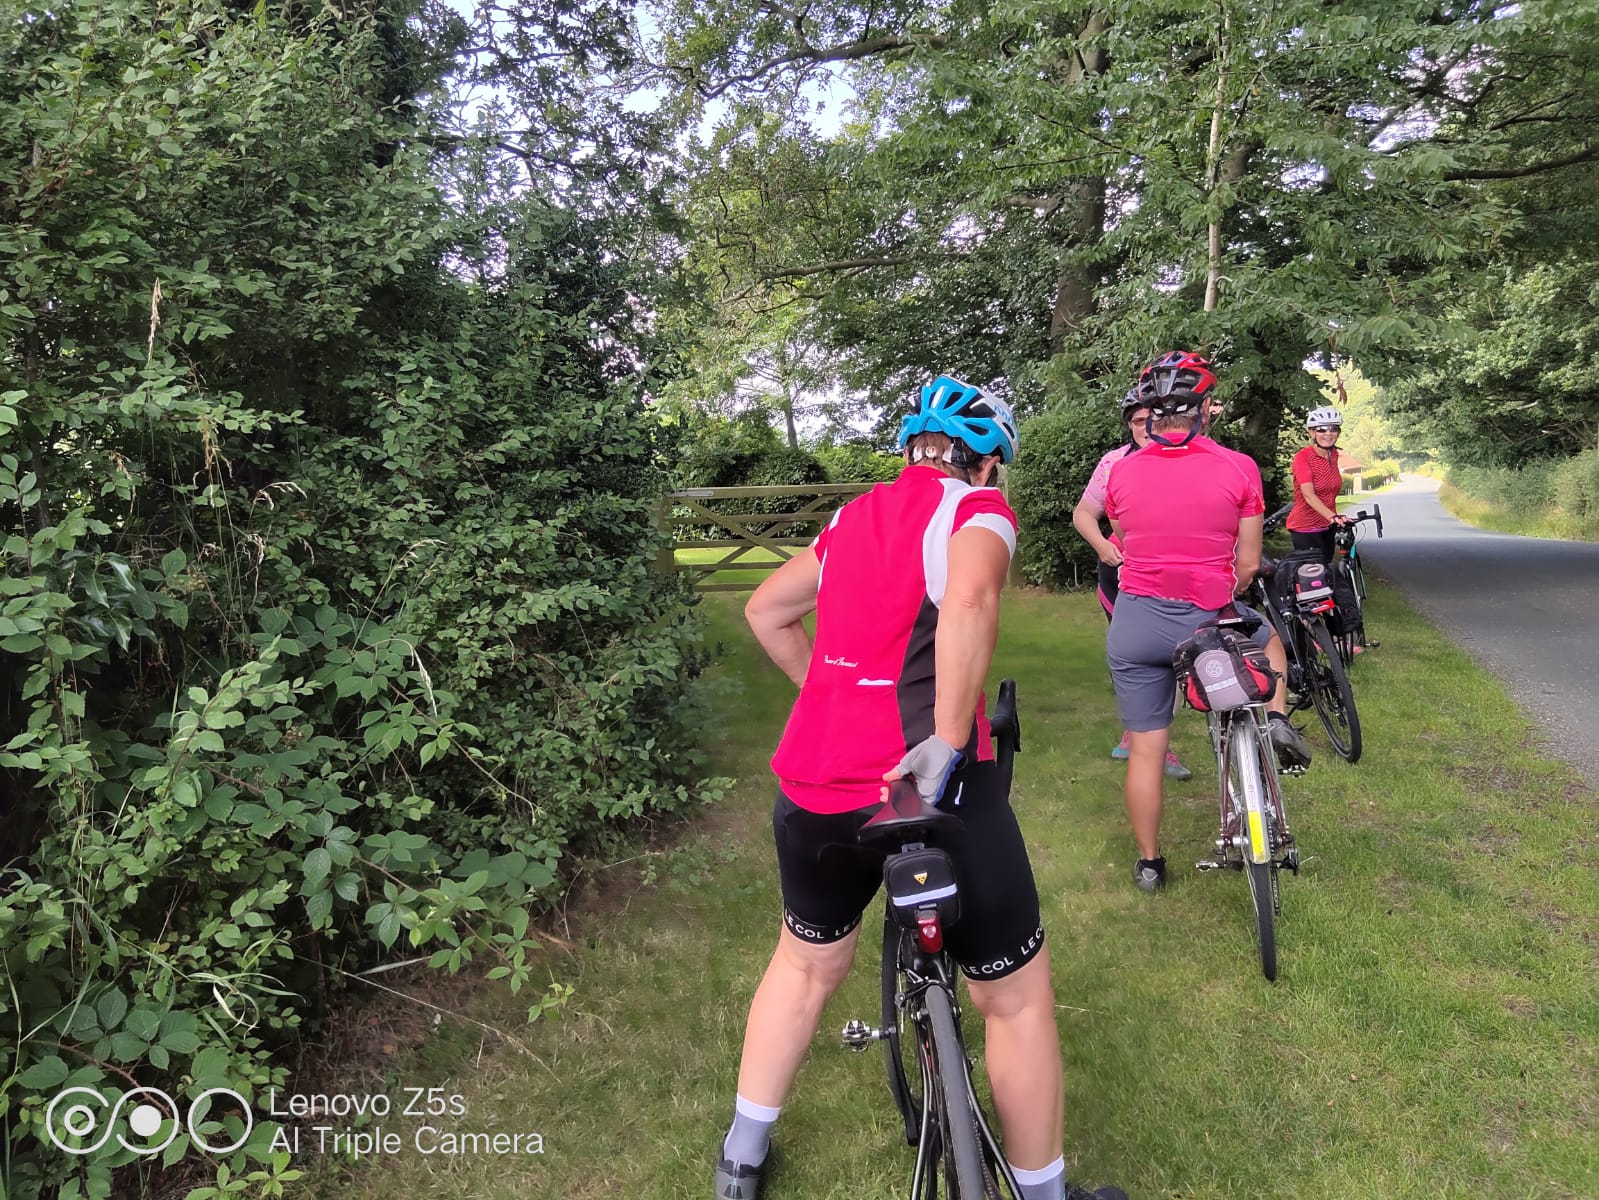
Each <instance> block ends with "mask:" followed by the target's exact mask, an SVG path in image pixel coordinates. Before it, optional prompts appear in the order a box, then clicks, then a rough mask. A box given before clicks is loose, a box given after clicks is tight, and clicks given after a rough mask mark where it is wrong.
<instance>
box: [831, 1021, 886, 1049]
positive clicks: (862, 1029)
mask: <svg viewBox="0 0 1599 1200" xmlns="http://www.w3.org/2000/svg"><path fill="white" fill-rule="evenodd" d="M882 1036H883V1031H882V1030H881V1029H873V1028H872V1027H871V1026H870V1025H868V1024H867V1023H866V1022H865V1021H860V1020H852V1021H848V1022H846V1023H845V1025H844V1029H843V1032H841V1033H840V1034H839V1037H840V1038H841V1039H843V1042H844V1045H846V1046H847V1047H849V1048H850V1049H851V1050H855V1051H860V1050H864V1049H866V1047H868V1046H870V1045H871V1044H872V1043H873V1042H875V1041H878V1040H879V1039H881V1038H882Z"/></svg>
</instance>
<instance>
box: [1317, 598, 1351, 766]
mask: <svg viewBox="0 0 1599 1200" xmlns="http://www.w3.org/2000/svg"><path fill="white" fill-rule="evenodd" d="M1308 632H1309V633H1310V647H1309V650H1310V657H1309V661H1308V662H1307V663H1306V664H1305V685H1306V687H1308V688H1309V689H1310V700H1311V703H1312V704H1314V705H1315V707H1316V716H1317V717H1318V718H1320V720H1321V727H1322V728H1323V729H1325V730H1326V731H1327V740H1328V741H1330V742H1331V743H1332V748H1333V749H1334V750H1335V751H1336V752H1337V753H1338V755H1339V757H1340V758H1343V759H1346V760H1348V761H1349V762H1355V761H1357V760H1358V759H1359V758H1360V750H1361V741H1360V714H1359V713H1357V712H1356V711H1355V692H1354V689H1353V688H1351V687H1350V686H1349V676H1348V675H1347V674H1346V673H1345V672H1344V663H1343V659H1342V658H1341V657H1340V656H1339V653H1338V647H1337V645H1336V644H1335V643H1334V641H1333V635H1332V633H1331V632H1330V631H1329V630H1328V628H1327V626H1326V623H1325V622H1323V621H1322V620H1321V619H1320V618H1317V619H1315V620H1312V621H1310V622H1309V625H1308Z"/></svg>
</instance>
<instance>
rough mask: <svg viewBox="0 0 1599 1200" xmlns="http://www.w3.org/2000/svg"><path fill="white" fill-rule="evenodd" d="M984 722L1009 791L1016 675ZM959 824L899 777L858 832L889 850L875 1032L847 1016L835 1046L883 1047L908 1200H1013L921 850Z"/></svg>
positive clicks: (947, 919)
mask: <svg viewBox="0 0 1599 1200" xmlns="http://www.w3.org/2000/svg"><path fill="white" fill-rule="evenodd" d="M990 724H991V726H992V728H993V735H994V741H995V748H996V757H997V759H998V760H999V763H1000V768H1001V770H1002V771H1003V773H1004V776H1003V777H1004V781H1005V786H1006V790H1007V791H1008V790H1009V785H1010V775H1011V757H1012V755H1014V754H1015V752H1016V751H1017V750H1018V749H1019V748H1020V746H1021V726H1020V723H1019V721H1018V720H1017V717H1016V682H1015V680H1012V679H1007V680H1005V681H1004V682H1002V683H1001V684H1000V686H999V694H998V697H997V699H996V703H995V711H994V715H993V717H992V719H991V721H990ZM960 824H961V822H960V818H959V817H957V816H955V814H953V813H950V812H945V811H943V810H941V809H937V808H932V807H929V806H928V805H926V804H924V803H923V802H922V799H921V796H920V794H919V793H918V792H917V790H916V785H915V784H914V783H913V782H911V781H910V780H908V779H901V780H899V781H897V782H896V783H895V784H893V785H891V786H890V788H889V795H888V802H887V803H886V804H885V805H884V806H883V808H882V809H881V811H879V812H878V813H877V814H876V815H875V816H874V817H872V819H871V820H870V821H868V822H867V823H866V824H865V825H864V826H863V827H862V828H861V830H860V833H859V834H858V837H859V838H860V840H861V841H862V842H863V843H867V844H878V845H884V844H886V845H893V846H897V847H898V849H897V851H896V852H895V853H893V854H891V855H890V856H889V858H888V861H887V863H886V864H885V865H884V870H883V878H884V881H885V883H886V884H887V890H888V896H887V900H886V901H885V903H884V907H883V968H882V1014H881V1019H882V1025H881V1026H880V1027H879V1028H873V1027H871V1026H870V1025H868V1024H866V1023H865V1022H864V1021H860V1020H852V1021H850V1022H849V1023H848V1024H847V1025H845V1026H844V1032H843V1039H844V1044H845V1045H846V1046H848V1047H850V1048H851V1049H853V1050H865V1049H866V1048H867V1047H868V1046H870V1045H871V1044H872V1043H873V1042H877V1041H880V1042H882V1043H883V1048H884V1051H885V1052H886V1057H887V1065H888V1086H889V1091H890V1092H891V1093H892V1094H893V1097H894V1104H895V1106H896V1107H897V1108H898V1109H899V1114H900V1117H901V1118H902V1119H903V1121H904V1125H905V1141H906V1144H907V1145H911V1146H914V1147H916V1167H915V1174H914V1175H913V1176H912V1183H911V1200H936V1198H937V1197H938V1195H939V1194H940V1193H939V1186H940V1183H942V1185H943V1195H945V1196H947V1197H949V1198H950V1200H1020V1197H1021V1190H1020V1189H1019V1188H1018V1187H1017V1184H1016V1179H1015V1176H1014V1175H1013V1174H1012V1173H1011V1169H1010V1166H1009V1164H1008V1163H1007V1162H1006V1161H1005V1156H1004V1154H1003V1153H1002V1152H1001V1151H1000V1147H999V1139H998V1138H997V1137H996V1136H995V1135H994V1130H993V1127H992V1126H991V1124H990V1123H989V1119H988V1116H987V1114H986V1113H985V1112H984V1111H983V1106H982V1104H981V1103H980V1102H979V1101H978V1098H977V1091H976V1089H975V1087H974V1086H973V1082H972V1068H971V1061H970V1059H969V1058H968V1057H967V1054H966V1045H965V1041H964V1039H963V1038H962V1036H961V1015H960V1005H959V1003H958V1001H957V992H956V973H957V968H956V966H955V963H954V960H953V959H952V958H951V957H950V955H949V952H948V951H947V950H945V948H944V932H945V930H946V929H947V928H948V927H949V926H950V925H951V924H953V923H954V922H955V920H957V919H958V917H959V888H958V886H957V884H956V880H955V870H954V864H953V862H952V861H951V860H950V858H949V855H948V854H947V853H945V852H944V851H943V850H940V849H937V848H935V847H932V846H929V845H927V844H926V838H927V837H928V835H930V834H935V833H942V834H948V833H954V832H956V831H958V830H959V829H960Z"/></svg>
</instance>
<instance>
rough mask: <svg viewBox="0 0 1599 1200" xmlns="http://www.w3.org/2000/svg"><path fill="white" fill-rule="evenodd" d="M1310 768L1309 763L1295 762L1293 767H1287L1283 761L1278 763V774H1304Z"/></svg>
mask: <svg viewBox="0 0 1599 1200" xmlns="http://www.w3.org/2000/svg"><path fill="white" fill-rule="evenodd" d="M1309 769H1310V764H1309V763H1295V764H1294V765H1293V766H1291V767H1285V766H1283V765H1282V764H1281V763H1278V764H1277V774H1279V775H1303V774H1304V773H1305V772H1306V771H1307V770H1309Z"/></svg>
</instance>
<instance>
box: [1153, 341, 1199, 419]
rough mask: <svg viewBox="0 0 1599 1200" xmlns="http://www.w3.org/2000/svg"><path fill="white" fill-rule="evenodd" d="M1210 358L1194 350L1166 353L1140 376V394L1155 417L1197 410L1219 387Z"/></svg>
mask: <svg viewBox="0 0 1599 1200" xmlns="http://www.w3.org/2000/svg"><path fill="white" fill-rule="evenodd" d="M1210 366H1211V364H1210V359H1208V358H1206V357H1205V356H1204V355H1203V354H1197V353H1195V352H1194V351H1192V350H1172V351H1169V352H1167V353H1165V354H1162V355H1161V356H1160V357H1159V358H1157V359H1156V360H1155V361H1154V362H1152V363H1150V364H1149V366H1147V367H1145V368H1144V372H1143V374H1142V375H1140V376H1139V377H1138V395H1139V397H1140V398H1142V400H1143V401H1144V403H1145V404H1147V405H1148V406H1149V412H1150V415H1151V416H1154V417H1165V416H1175V415H1178V414H1181V413H1189V412H1196V411H1198V410H1199V408H1200V407H1201V406H1202V405H1203V404H1204V402H1205V398H1206V397H1207V396H1209V395H1210V393H1211V392H1212V391H1214V390H1215V388H1216V375H1215V372H1213V371H1212V370H1211V369H1210Z"/></svg>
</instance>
